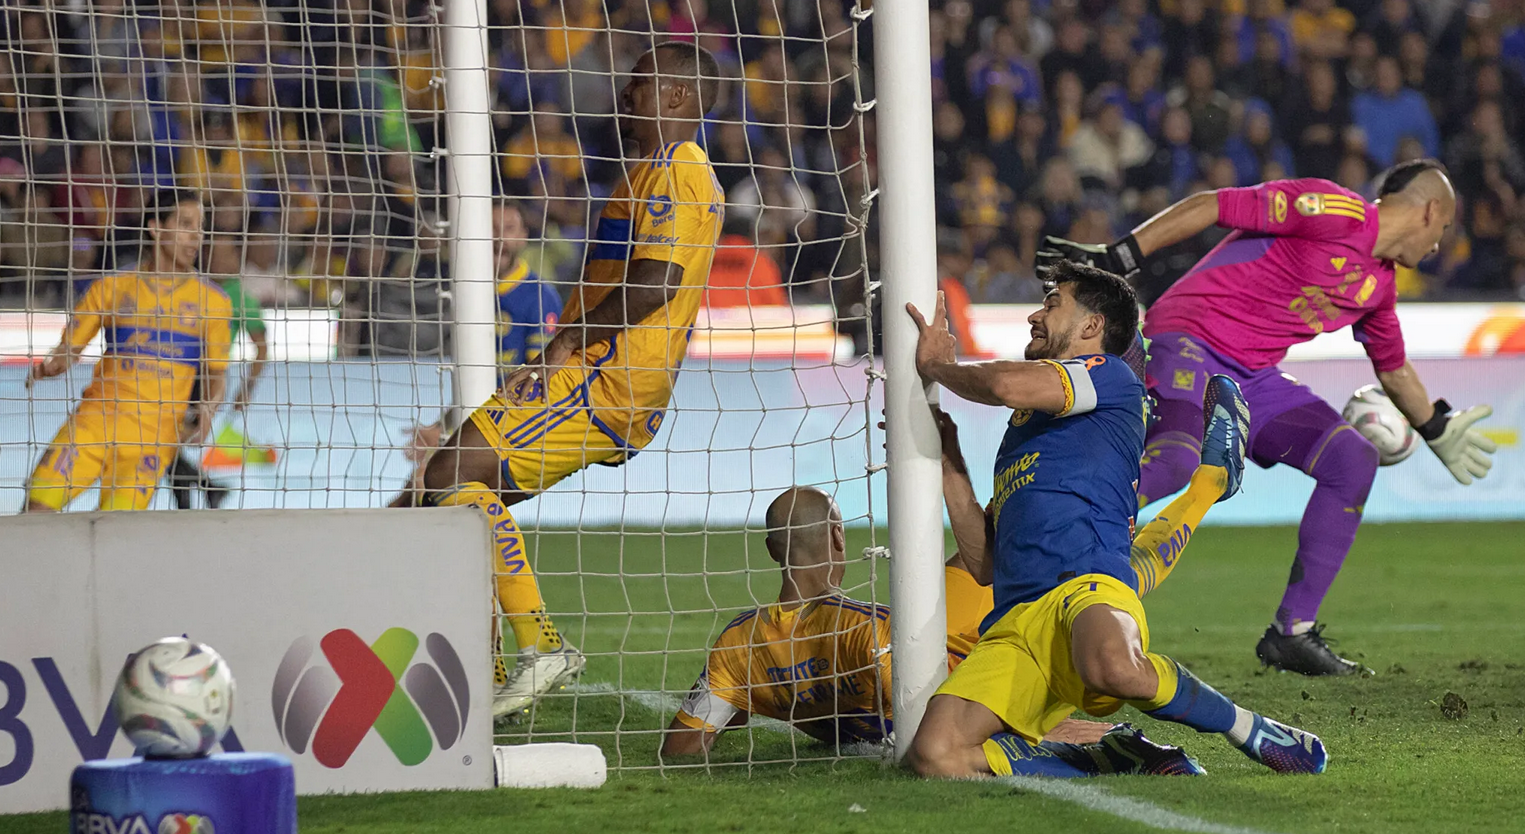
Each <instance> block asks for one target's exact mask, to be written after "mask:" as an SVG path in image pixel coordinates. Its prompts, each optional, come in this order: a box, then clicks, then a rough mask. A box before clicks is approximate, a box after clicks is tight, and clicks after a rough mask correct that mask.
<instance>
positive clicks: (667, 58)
mask: <svg viewBox="0 0 1525 834" xmlns="http://www.w3.org/2000/svg"><path fill="white" fill-rule="evenodd" d="M651 52H652V58H653V59H654V58H656V53H657V52H662V53H663V55H662V74H663V75H677V76H682V77H684V78H688V79H691V80H693V82H694V85H695V87H694V91H695V92H697V93H698V94H699V112H700V113H708V112H710V110H712V109H714V107H715V105H717V104H719V103H720V62H719V61H717V60H715V54H714V53H712V52H710V51H709V50H708V49H705V48H704V47H702V46H700V45H699V44H697V43H688V42H686V41H662V42H661V43H659V44H657V45H656V46H654V47H652V48H651Z"/></svg>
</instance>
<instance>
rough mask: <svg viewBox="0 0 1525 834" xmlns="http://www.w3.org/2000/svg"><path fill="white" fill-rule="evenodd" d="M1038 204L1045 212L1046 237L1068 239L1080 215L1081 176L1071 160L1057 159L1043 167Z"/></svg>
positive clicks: (1039, 180)
mask: <svg viewBox="0 0 1525 834" xmlns="http://www.w3.org/2000/svg"><path fill="white" fill-rule="evenodd" d="M1037 197H1038V205H1039V207H1040V208H1041V209H1042V210H1043V219H1044V222H1043V235H1044V237H1047V236H1049V235H1057V236H1059V237H1064V235H1065V234H1066V233H1067V232H1069V230H1070V225H1071V224H1073V223H1074V222H1075V218H1076V217H1078V216H1079V215H1080V198H1081V192H1080V177H1078V176H1076V175H1075V168H1074V166H1072V165H1071V164H1070V162H1069V160H1068V159H1066V158H1065V157H1063V156H1056V157H1054V158H1052V159H1050V160H1049V161H1048V163H1047V164H1046V165H1044V166H1043V174H1042V175H1041V176H1040V177H1039V179H1038V190H1037Z"/></svg>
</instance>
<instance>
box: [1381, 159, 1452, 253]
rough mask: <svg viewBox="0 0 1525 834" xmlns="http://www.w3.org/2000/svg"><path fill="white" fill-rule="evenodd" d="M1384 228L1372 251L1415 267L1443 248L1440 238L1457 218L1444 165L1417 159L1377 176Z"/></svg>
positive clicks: (1382, 225) (1431, 160) (1449, 181)
mask: <svg viewBox="0 0 1525 834" xmlns="http://www.w3.org/2000/svg"><path fill="white" fill-rule="evenodd" d="M1378 182H1379V183H1380V184H1379V186H1378V189H1377V205H1378V207H1379V209H1378V210H1379V212H1380V214H1379V217H1380V218H1381V220H1380V222H1381V228H1380V229H1379V230H1378V232H1377V247H1376V250H1375V251H1374V252H1373V253H1372V254H1374V255H1376V256H1377V257H1380V258H1382V259H1383V260H1390V261H1396V262H1397V263H1399V264H1401V265H1403V266H1406V267H1409V268H1411V269H1412V268H1414V267H1417V266H1419V262H1420V261H1422V260H1424V259H1425V258H1428V257H1429V256H1430V255H1433V254H1435V252H1437V251H1438V250H1439V249H1440V238H1441V236H1442V235H1444V234H1445V232H1446V229H1447V228H1448V227H1449V226H1450V225H1451V222H1452V221H1453V220H1455V219H1456V189H1455V188H1453V187H1452V186H1451V178H1450V177H1448V176H1446V170H1445V167H1444V166H1442V165H1441V164H1440V163H1439V162H1436V161H1435V160H1433V159H1416V160H1413V161H1412V162H1404V163H1401V164H1399V165H1394V166H1393V167H1391V168H1389V169H1387V170H1386V171H1384V172H1383V173H1382V175H1381V176H1380V177H1379V178H1378Z"/></svg>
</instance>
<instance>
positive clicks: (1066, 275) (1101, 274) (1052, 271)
mask: <svg viewBox="0 0 1525 834" xmlns="http://www.w3.org/2000/svg"><path fill="white" fill-rule="evenodd" d="M1063 284H1069V285H1071V287H1073V289H1072V290H1071V292H1073V293H1074V294H1075V303H1076V304H1079V305H1080V306H1081V307H1084V308H1085V309H1086V310H1087V311H1088V312H1091V313H1097V314H1099V315H1100V316H1101V317H1102V318H1103V319H1104V320H1105V321H1106V325H1105V326H1104V327H1103V329H1102V333H1101V349H1102V350H1103V351H1105V352H1107V353H1110V354H1113V355H1114V356H1122V355H1123V353H1124V352H1125V351H1127V350H1128V346H1129V345H1131V344H1133V334H1134V333H1136V332H1137V331H1138V294H1137V293H1135V292H1134V291H1133V288H1132V287H1130V286H1128V282H1127V281H1124V280H1123V279H1122V278H1121V277H1119V276H1117V275H1113V274H1112V273H1110V272H1108V271H1106V270H1105V269H1097V268H1096V267H1094V266H1086V265H1084V264H1077V263H1074V262H1072V261H1060V262H1059V263H1058V264H1056V265H1054V266H1052V267H1050V268H1049V270H1048V272H1047V274H1045V275H1044V276H1043V286H1044V288H1045V289H1049V290H1052V289H1055V288H1057V287H1059V286H1061V285H1063Z"/></svg>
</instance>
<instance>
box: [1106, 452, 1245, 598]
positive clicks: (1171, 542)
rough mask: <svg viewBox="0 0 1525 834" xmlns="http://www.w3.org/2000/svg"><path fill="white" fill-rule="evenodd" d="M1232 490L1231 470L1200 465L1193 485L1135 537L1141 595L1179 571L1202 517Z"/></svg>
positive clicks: (1134, 556) (1131, 558)
mask: <svg viewBox="0 0 1525 834" xmlns="http://www.w3.org/2000/svg"><path fill="white" fill-rule="evenodd" d="M1227 488H1228V470H1226V469H1224V468H1223V467H1221V466H1198V467H1197V471H1196V472H1195V473H1193V474H1192V476H1191V485H1190V486H1188V487H1187V488H1186V491H1185V492H1184V493H1181V497H1179V498H1177V499H1176V500H1174V501H1172V502H1170V506H1168V507H1166V508H1165V511H1164V512H1162V513H1160V514H1159V515H1157V516H1155V517H1154V520H1153V521H1151V522H1149V523H1148V524H1146V525H1144V529H1142V530H1140V531H1139V532H1138V535H1137V536H1134V537H1133V551H1132V553H1131V554H1130V555H1129V557H1128V558H1129V561H1131V562H1132V563H1133V572H1134V573H1136V574H1138V595H1139V596H1143V595H1144V594H1147V593H1149V592H1150V591H1152V590H1154V589H1155V588H1157V587H1159V584H1160V583H1161V582H1164V581H1165V577H1167V576H1169V575H1170V572H1171V571H1172V570H1173V569H1175V566H1176V565H1177V564H1178V563H1179V562H1180V560H1181V554H1182V553H1183V552H1185V550H1186V543H1187V542H1188V541H1190V540H1191V534H1192V531H1194V530H1196V529H1197V526H1198V525H1200V524H1201V523H1202V517H1203V516H1205V515H1207V511H1208V510H1209V509H1211V508H1212V506H1213V504H1214V503H1216V502H1217V500H1218V499H1219V498H1221V497H1223V491H1224V490H1225V489H1227Z"/></svg>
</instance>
